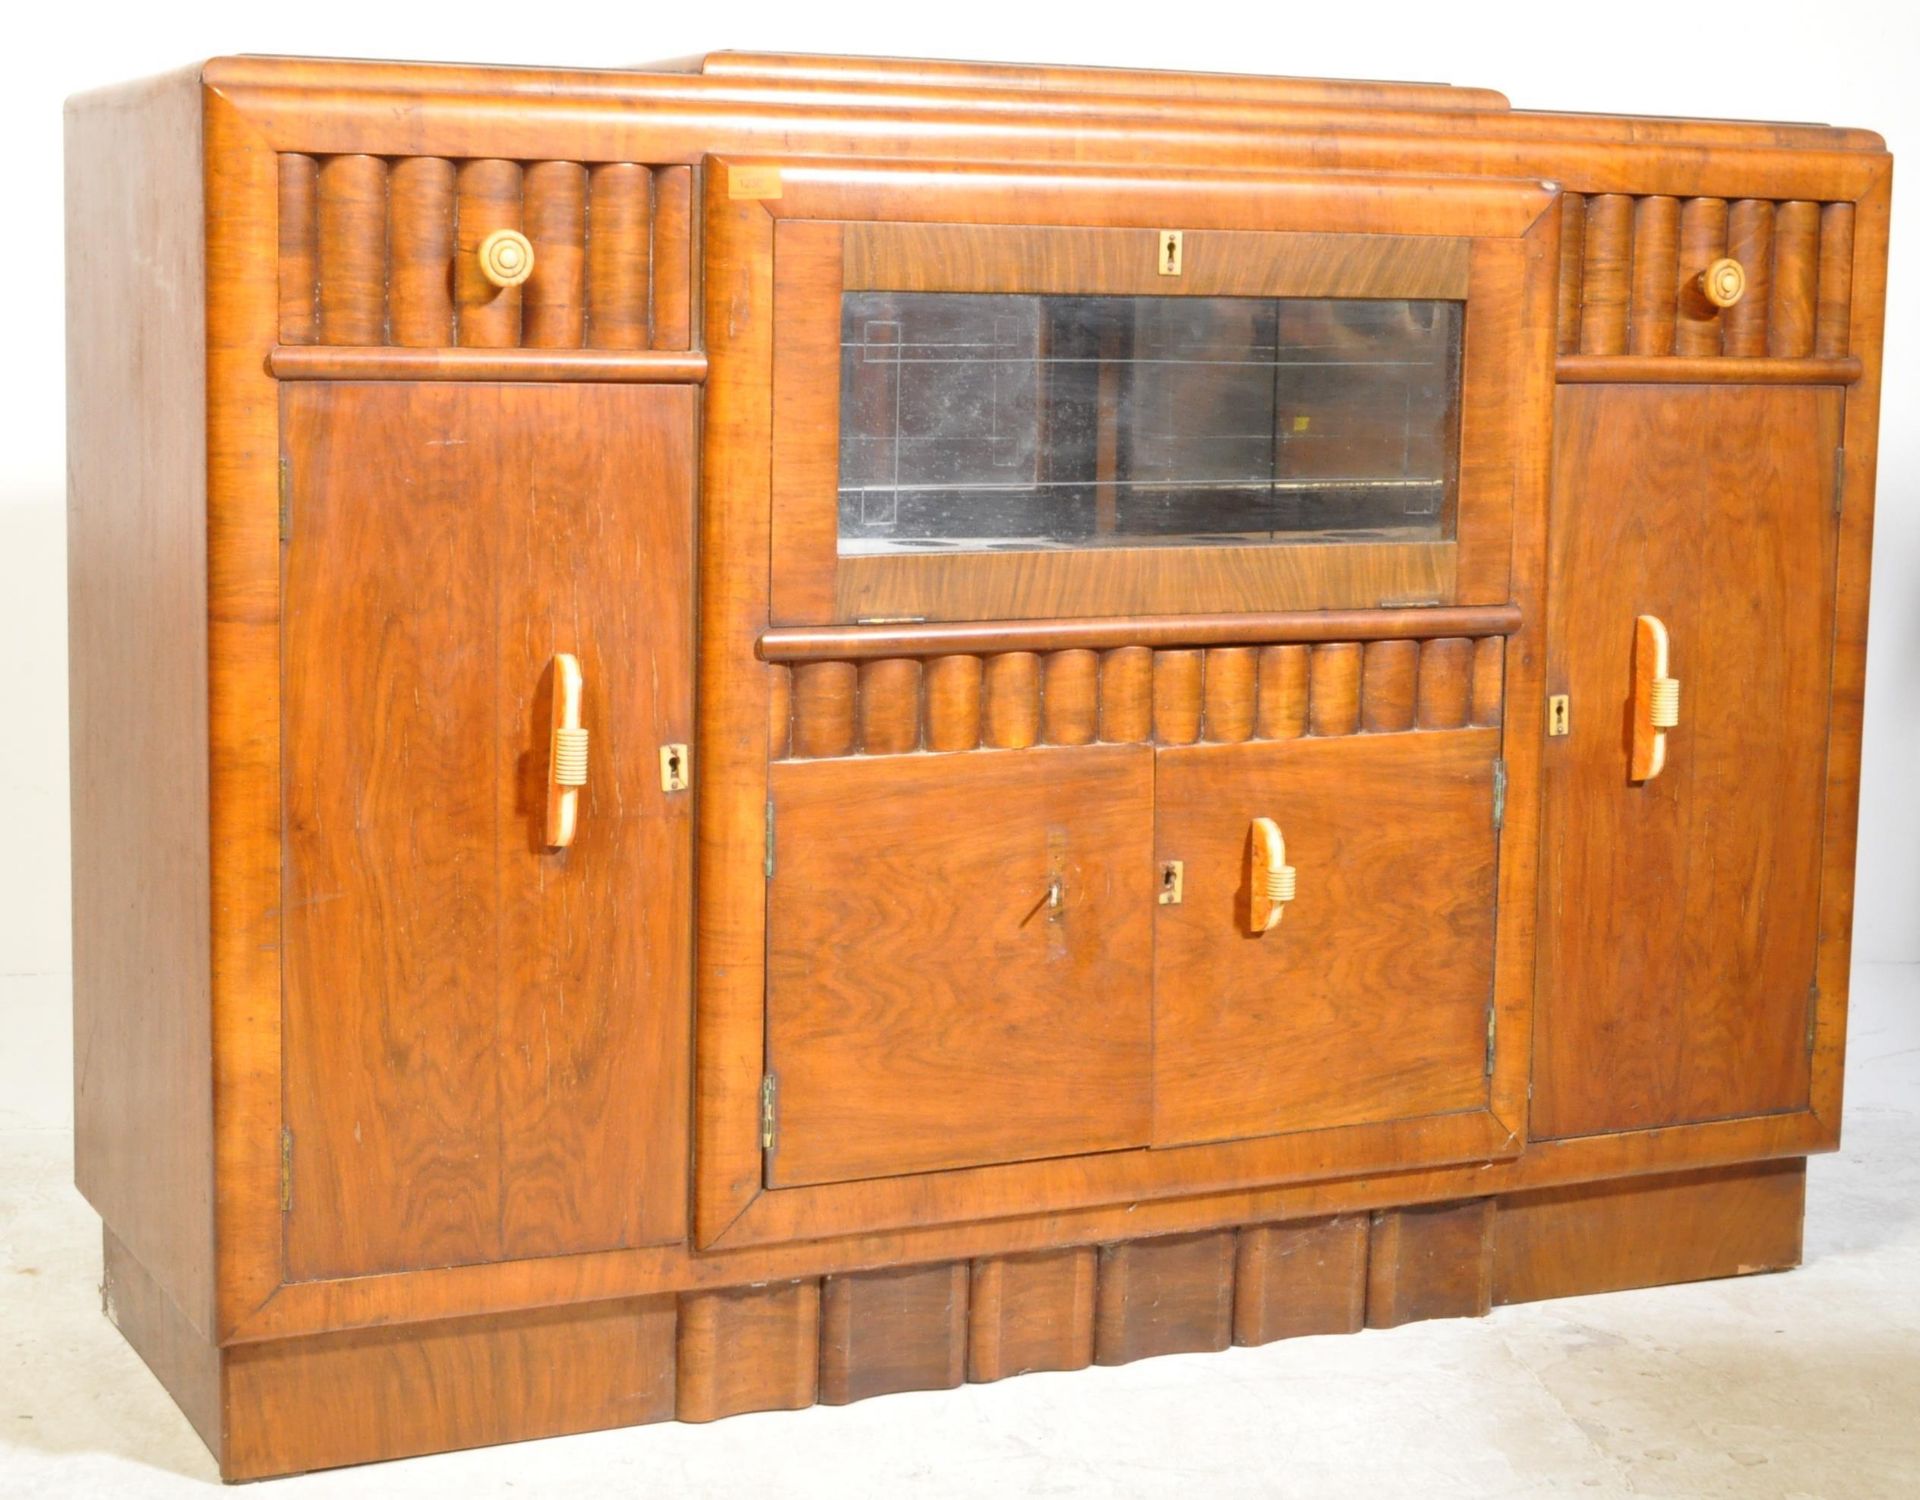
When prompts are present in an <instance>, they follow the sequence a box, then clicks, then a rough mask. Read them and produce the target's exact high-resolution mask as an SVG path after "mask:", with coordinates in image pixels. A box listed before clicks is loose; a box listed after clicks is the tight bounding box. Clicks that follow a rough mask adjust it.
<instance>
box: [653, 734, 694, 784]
mask: <svg viewBox="0 0 1920 1500" xmlns="http://www.w3.org/2000/svg"><path fill="white" fill-rule="evenodd" d="M689 779H690V773H689V771H688V767H687V747H686V746H685V745H662V746H661V747H660V790H661V791H663V792H684V791H685V790H686V789H687V782H688V780H689Z"/></svg>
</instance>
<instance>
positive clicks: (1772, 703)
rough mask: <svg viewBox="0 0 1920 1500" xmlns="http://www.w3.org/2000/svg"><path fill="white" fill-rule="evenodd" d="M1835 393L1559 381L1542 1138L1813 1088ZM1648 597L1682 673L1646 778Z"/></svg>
mask: <svg viewBox="0 0 1920 1500" xmlns="http://www.w3.org/2000/svg"><path fill="white" fill-rule="evenodd" d="M1841 399H1842V393H1841V392H1840V391H1839V390H1837V389H1829V388H1817V387H1800V386H1785V387H1759V386H1745V387H1742V386H1713V387H1688V388H1678V387H1674V386H1660V385H1640V386H1605V385H1592V386H1580V385H1576V386H1566V387H1563V388H1562V389H1561V392H1560V396H1559V401H1558V408H1557V415H1556V443H1555V457H1554V499H1553V515H1552V525H1551V528H1550V529H1551V555H1552V562H1551V575H1550V579H1549V599H1550V603H1549V625H1548V692H1549V693H1554V694H1565V695H1566V696H1567V704H1566V710H1565V718H1564V721H1557V715H1556V714H1555V713H1554V711H1553V710H1552V709H1551V708H1549V710H1548V715H1547V717H1548V722H1549V728H1550V730H1553V731H1556V732H1550V733H1549V735H1548V738H1547V740H1546V747H1547V748H1546V756H1545V761H1544V770H1545V797H1546V802H1545V807H1544V809H1543V814H1544V816H1543V839H1544V847H1543V860H1542V869H1541V881H1542V904H1541V931H1540V947H1539V963H1540V972H1539V979H1538V985H1537V991H1536V993H1537V1013H1536V1032H1535V1051H1534V1095H1533V1105H1532V1115H1531V1133H1532V1134H1533V1135H1534V1136H1535V1137H1563V1136H1576V1135H1590V1134H1596V1133H1601V1132H1607V1131H1616V1130H1633V1129H1641V1128H1648V1127H1654V1126H1662V1125H1672V1124H1682V1123H1688V1122H1695V1121H1705V1120H1716V1119H1730V1118H1735V1117H1738V1116H1743V1115H1758V1114H1770V1113H1777V1112H1782V1111H1790V1110H1798V1109H1804V1108H1805V1107H1806V1106H1807V1089H1808V1072H1809V1047H1808V1038H1809V1033H1810V1020H1811V1015H1812V994H1811V991H1812V985H1813V976H1814V957H1815V947H1816V942H1817V935H1818V934H1817V922H1816V918H1817V913H1818V906H1819V894H1820V891H1819V880H1820V837H1821V827H1822V802H1823V793H1824V788H1825V781H1826V753H1827V708H1828V693H1829V667H1830V662H1831V657H1832V649H1833V603H1834V600H1833V590H1834V543H1835V532H1836V528H1837V520H1836V515H1835V474H1836V468H1837V465H1836V461H1835V450H1836V449H1837V447H1838V445H1839V443H1840V441H1841V411H1842V405H1841ZM1643 615H1650V616H1653V617H1655V618H1656V619H1657V620H1658V621H1660V622H1661V624H1663V625H1664V626H1665V630H1666V636H1667V643H1668V652H1669V655H1668V661H1667V664H1666V669H1665V672H1664V673H1663V674H1661V675H1664V676H1668V677H1671V678H1673V679H1677V681H1678V682H1679V684H1680V686H1679V703H1678V711H1677V715H1676V714H1674V713H1672V712H1671V711H1669V712H1668V713H1667V714H1666V715H1665V717H1667V718H1670V719H1673V720H1674V722H1673V724H1672V727H1670V728H1668V729H1666V731H1665V744H1664V763H1663V764H1660V765H1659V767H1658V769H1657V771H1655V772H1654V774H1651V775H1642V776H1640V777H1639V779H1636V768H1635V766H1634V764H1633V756H1634V739H1635V731H1636V723H1637V721H1639V720H1640V719H1642V718H1643V717H1645V716H1646V715H1647V713H1648V700H1649V698H1650V697H1651V695H1650V694H1648V693H1647V692H1645V691H1644V690H1643V691H1641V692H1638V693H1637V692H1636V686H1635V671H1636V643H1635V637H1636V622H1637V621H1638V620H1639V618H1640V617H1641V616H1643ZM1637 649H1638V650H1639V651H1641V652H1642V653H1645V652H1646V651H1647V649H1648V648H1647V646H1646V645H1645V643H1644V642H1643V643H1642V644H1641V645H1640V646H1639V647H1638V648H1637ZM1641 665H1642V668H1643V675H1644V667H1645V662H1644V660H1643V661H1642V663H1641ZM1562 722H1563V723H1564V732H1563V733H1562V732H1557V731H1558V730H1559V729H1560V728H1561V723H1562ZM1640 734H1641V738H1642V740H1643V742H1644V741H1645V740H1646V739H1647V731H1646V726H1645V725H1644V724H1643V725H1641V726H1640ZM1646 769H1647V766H1646V765H1645V764H1642V765H1641V766H1640V767H1639V768H1638V770H1639V771H1640V772H1645V771H1646Z"/></svg>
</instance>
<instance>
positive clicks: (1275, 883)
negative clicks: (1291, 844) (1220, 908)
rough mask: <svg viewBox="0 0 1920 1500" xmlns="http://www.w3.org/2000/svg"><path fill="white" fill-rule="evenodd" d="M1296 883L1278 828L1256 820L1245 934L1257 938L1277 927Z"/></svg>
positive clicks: (1269, 820)
mask: <svg viewBox="0 0 1920 1500" xmlns="http://www.w3.org/2000/svg"><path fill="white" fill-rule="evenodd" d="M1298 884H1299V882H1298V880H1297V878H1296V876H1295V874H1294V869H1293V866H1292V865H1290V864H1288V863H1287V841H1286V839H1285V838H1284V837H1283V836H1282V835H1281V832H1280V825H1279V824H1278V823H1276V822H1274V821H1273V819H1272V818H1255V819H1254V820H1253V828H1252V831H1251V837H1250V838H1249V840H1248V850H1247V888H1248V893H1249V895H1248V901H1247V931H1249V932H1251V933H1253V934H1254V935H1255V936H1258V935H1259V934H1260V933H1263V932H1271V931H1272V930H1273V929H1274V928H1276V927H1278V926H1279V925H1280V916H1281V914H1282V913H1283V912H1284V911H1285V910H1286V908H1287V903H1288V902H1289V901H1291V900H1292V899H1293V895H1294V891H1295V889H1296V888H1297V886H1298Z"/></svg>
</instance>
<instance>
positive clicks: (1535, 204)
mask: <svg viewBox="0 0 1920 1500" xmlns="http://www.w3.org/2000/svg"><path fill="white" fill-rule="evenodd" d="M67 171H68V184H69V187H68V244H69V283H68V286H69V292H68V309H69V360H68V368H69V411H70V442H71V464H70V469H71V475H72V483H71V504H70V522H71V525H70V546H69V557H70V570H71V580H70V581H71V590H70V597H71V601H72V603H71V612H72V619H71V624H72V648H71V660H72V694H71V703H72V721H73V723H72V728H73V773H74V775H73V784H74V891H75V901H74V910H75V1009H76V1027H75V1035H76V1054H77V1055H76V1079H77V1100H78V1102H77V1112H78V1122H77V1123H78V1149H77V1176H78V1180H79V1183H80V1186H81V1188H82V1189H83V1191H84V1192H85V1193H86V1194H87V1196H88V1197H89V1199H90V1200H91V1201H92V1202H93V1204H94V1205H95V1206H96V1207H97V1208H98V1210H99V1212H100V1214H101V1217H102V1220H103V1223H104V1247H105V1248H104V1253H105V1265H106V1287H107V1304H108V1312H109V1314H110V1316H112V1317H113V1318H114V1320H115V1321H116V1323H117V1324H118V1325H119V1326H120V1327H121V1328H122V1330H123V1331H124V1332H125V1333H126V1335H127V1336H128V1338H129V1340H130V1341H131V1342H132V1343H133V1345H134V1347H135V1348H136V1349H138V1350H139V1352H140V1353H141V1355H142V1357H143V1358H144V1359H145V1360H146V1361H147V1363H148V1364H149V1365H150V1366H151V1367H152V1368H153V1370H154V1371H155V1373H156V1374H157V1375H158V1376H159V1377H160V1378H161V1379H162V1381H163V1382H165V1384H166V1385H167V1387H168V1389H169V1390H170V1391H172V1393H173V1394H174V1395H175V1397H176V1399H177V1400H178V1401H179V1402H180V1404H181V1406H182V1408H183V1410H184V1411H185V1412H186V1414H187V1416H188V1417H189V1418H190V1419H191V1420H192V1421H193V1423H194V1424H195V1426H196V1427H197V1428H198V1429H199V1431H200V1432H201V1434H202V1435H203V1436H204V1437H205V1438H206V1440H207V1443H208V1445H209V1447H210V1448H211V1449H212V1450H213V1451H214V1453H215V1454H216V1456H217V1457H218V1459H219V1462H220V1465H221V1469H222V1472H223V1473H224V1474H225V1475H226V1476H227V1477H229V1478H235V1479H239V1478H256V1477H263V1476H268V1475H274V1474H282V1473H289V1472H295V1471H299V1470H303V1469H311V1468H320V1467H327V1466H331V1465H338V1464H347V1463H355V1462H361V1461H367V1460H373V1459H379V1458H386V1457H394V1456H399V1455H403V1454H413V1453H421V1452H428V1451H434V1450H439V1449H446V1448H453V1447H461V1446H470V1445H474V1444H481V1443H489V1442H497V1441H506V1440H511V1439H515V1438H524V1437H533V1436H545V1435H553V1434H557V1433H564V1432H571V1431H579V1430H584V1429H588V1428H593V1427H604V1426H614V1425H624V1424H629V1423H640V1422H647V1421H655V1420H661V1419H666V1418H672V1417H676V1416H677V1417H678V1418H680V1419H682V1420H687V1421H706V1420H710V1419H712V1418H716V1417H720V1416H725V1415H728V1414H730V1413H734V1412H740V1411H750V1410H764V1409H769V1408H781V1407H794V1406H804V1405H808V1404H811V1403H813V1402H815V1401H824V1402H843V1401H851V1400H857V1399H862V1398H864V1397H868V1396H874V1395H880V1394H885V1393H887V1392H890V1391H898V1390H908V1389H924V1388H930V1387H944V1386H952V1385H956V1384H958V1383H960V1382H961V1381H963V1380H993V1379H998V1378H1001V1377H1002V1376H1005V1375H1010V1374H1016V1373H1020V1372H1022V1371H1025V1370H1034V1369H1073V1368H1078V1367H1080V1366H1084V1365H1088V1364H1091V1363H1095V1362H1099V1363H1118V1362H1122V1361H1125V1360H1130V1359H1135V1358H1140V1357H1144V1356H1148V1355H1152V1354H1158V1353H1166V1352H1173V1351H1178V1350H1198V1349H1217V1348H1224V1347H1225V1346H1227V1345H1228V1344H1230V1343H1235V1342H1238V1343H1243V1344H1255V1343H1264V1342H1266V1341H1268V1340H1270V1339H1274V1338H1280V1337H1286V1336H1291V1335H1296V1334H1303V1333H1328V1332H1342V1331H1352V1330H1354V1329H1356V1328H1359V1327H1362V1326H1375V1327H1387V1326H1392V1325H1394V1324H1398V1323H1403V1322H1407V1321H1412V1320H1415V1319H1419V1318H1428V1317H1446V1316H1472V1315H1479V1314H1484V1313H1486V1312H1487V1311H1488V1310H1489V1309H1490V1308H1491V1307H1493V1306H1495V1305H1497V1304H1501V1303H1505V1302H1511V1301H1519V1300H1528V1299H1532V1298H1539V1297H1549V1296H1560V1295H1569V1294H1574V1293H1579V1292H1586V1291H1598V1290H1608V1289H1614V1288H1620V1287H1628V1286H1638V1285H1650V1284H1654V1283H1658V1282H1666V1281H1678V1280H1686V1279H1694V1278H1702V1277H1711V1276H1719V1275H1728V1274H1734V1273H1737V1272H1745V1271H1751V1270H1756V1269H1772V1268H1780V1267H1785V1266H1789V1265H1792V1264H1794V1263H1795V1262H1796V1261H1797V1260H1798V1258H1799V1250H1800V1216H1801V1208H1802V1203H1803V1187H1804V1159H1805V1157H1806V1156H1807V1155H1808V1154H1810V1153H1813V1152H1818V1151H1823V1150H1828V1149H1831V1148H1832V1147H1833V1146H1834V1145H1835V1143H1836V1142H1837V1140H1838V1131H1839V1103H1840V1075H1841V1060H1842V1054H1843V1048H1844V1038H1845V1029H1846V993H1847V963H1848V945H1849V924H1850V913H1851V904H1852V882H1853V845H1854V830H1855V824H1856V821H1857V814H1858V797H1857V772H1858V763H1859V748H1860V704H1861V686H1862V671H1863V662H1864V649H1865V622H1866V580H1867V571H1868V561H1869V548H1870V538H1871V529H1872V510H1873V478H1874V452H1875V427H1876V422H1877V402H1878V394H1879V372H1880V335H1881V313H1882V305H1883V300H1884V283H1885V266H1886V227H1887V207H1888V194H1889V181H1890V174H1891V162H1890V158H1889V157H1888V156H1887V154H1886V151H1885V148H1884V146H1883V144H1882V143H1881V141H1880V140H1879V139H1878V138H1877V137H1876V136H1873V135H1872V134H1870V133H1868V132H1865V131H1859V130H1849V129H1836V128H1830V127H1825V126H1787V125H1765V126H1761V125H1746V124H1732V123H1723V122H1689V121H1678V120H1671V121H1670V120H1661V121H1650V120H1628V119H1618V118H1609V117H1597V116H1584V115H1554V114H1537V113H1523V112H1517V111H1513V110H1511V109H1510V108H1508V106H1507V103H1506V101H1505V100H1504V99H1503V98H1502V97H1501V96H1499V95H1498V94H1494V93H1492V92H1490V91H1487V90H1480V89H1463V88H1451V87H1442V86H1438V85H1401V84H1370V83H1340V82H1317V81H1310V80H1295V79H1266V78H1258V77H1243V76H1230V75H1173V74H1154V73H1141V74H1134V73H1125V72H1118V71H1113V70H1102V69H1067V68H1014V67H1004V66H999V65H962V64H948V63H913V62H904V61H897V60H895V61H885V60H864V59H855V58H809V57H795V56H785V55H775V54H746V53H722V54H715V55H713V56H710V57H707V58H704V59H700V60H698V61H696V62H694V63H692V64H676V65H671V66H662V67H659V68H654V69H641V70H633V71H627V72H608V73H585V72H579V73H575V72H542V71H538V70H505V69H488V68H454V67H429V66H415V65H403V64H384V63H382V64H373V63H347V62H331V63H322V62H306V61H296V60H275V59H223V60H219V61H215V62H211V63H207V64H205V65H204V66H201V67H198V68H195V69H192V70H190V71H188V72H186V73H183V74H178V75H175V76H172V77H169V78H164V79H159V80H155V81H152V82H149V83H143V84H137V85H131V86H127V87H124V88H119V89H113V90H108V91H105V92H102V93H100V94H96V95H88V96H84V97H82V98H80V99H77V100H75V101H74V102H73V103H72V104H71V105H70V107H69V114H68V151H67Z"/></svg>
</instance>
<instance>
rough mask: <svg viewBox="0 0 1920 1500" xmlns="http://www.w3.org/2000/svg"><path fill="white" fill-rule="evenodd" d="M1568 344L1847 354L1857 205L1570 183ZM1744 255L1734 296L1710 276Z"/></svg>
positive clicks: (1636, 350) (1609, 350)
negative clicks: (1719, 294)
mask: <svg viewBox="0 0 1920 1500" xmlns="http://www.w3.org/2000/svg"><path fill="white" fill-rule="evenodd" d="M1560 213H1561V220H1560V297H1559V307H1560V340H1559V347H1560V352H1561V353H1562V354H1563V355H1606V356H1618V355H1639V356H1648V355H1652V356H1659V355H1683V356H1690V357H1694V358H1698V357H1700V356H1703V355H1705V356H1727V357H1731V358H1736V359H1738V358H1756V357H1759V356H1763V355H1764V356H1771V357H1772V358H1775V359H1804V358H1808V357H1810V356H1813V357H1819V358H1827V359H1832V358H1838V357H1841V356H1844V355H1846V354H1847V353H1848V352H1849V351H1848V348H1847V322H1848V319H1849V317H1850V316H1851V311H1852V309H1851V306H1850V303H1851V293H1852V282H1853V205H1852V204H1851V203H1816V202H1810V201H1788V202H1773V201H1771V200H1768V199H1762V198H1735V199H1726V198H1668V197H1660V196H1645V197H1634V196H1631V195H1629V194H1624V193H1593V194H1588V195H1582V194H1579V193H1567V194H1565V195H1564V196H1563V197H1562V198H1561V201H1560ZM1723 260H1733V261H1737V262H1738V263H1739V266H1740V279H1741V282H1742V289H1741V290H1740V292H1739V294H1738V296H1737V299H1736V300H1733V301H1731V302H1730V303H1728V304H1726V305H1722V304H1721V303H1719V302H1716V301H1715V299H1714V297H1713V296H1712V295H1711V293H1710V291H1709V289H1708V288H1707V287H1706V286H1703V284H1702V277H1703V275H1704V274H1705V273H1706V272H1707V271H1708V269H1709V268H1710V267H1712V266H1714V265H1715V264H1716V263H1718V262H1721V261H1723Z"/></svg>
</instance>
